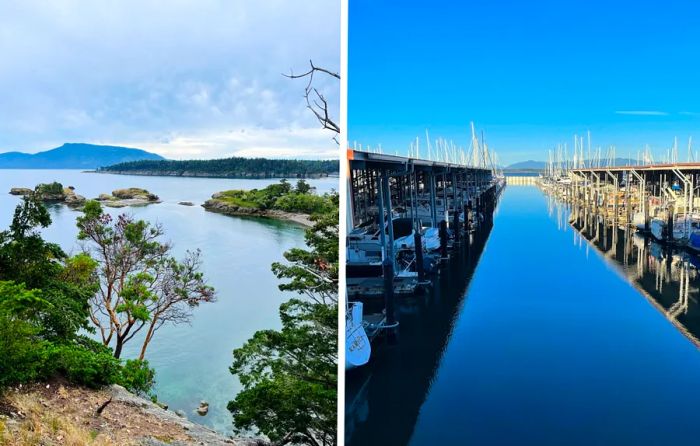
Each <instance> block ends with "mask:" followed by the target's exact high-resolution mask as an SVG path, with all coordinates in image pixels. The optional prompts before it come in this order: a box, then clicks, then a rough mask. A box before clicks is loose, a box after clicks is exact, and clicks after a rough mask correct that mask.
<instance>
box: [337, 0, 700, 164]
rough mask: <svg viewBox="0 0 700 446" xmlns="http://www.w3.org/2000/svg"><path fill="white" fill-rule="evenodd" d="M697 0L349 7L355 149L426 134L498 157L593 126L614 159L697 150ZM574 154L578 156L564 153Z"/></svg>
mask: <svg viewBox="0 0 700 446" xmlns="http://www.w3.org/2000/svg"><path fill="white" fill-rule="evenodd" d="M698 23H700V2H695V1H690V0H689V1H673V0H669V1H663V2H650V1H636V2H630V1H614V0H608V1H598V0H593V1H538V0H531V1H493V0H492V1H487V0H471V1H465V2H461V1H444V0H436V1H430V2H425V1H415V0H407V1H402V2H390V1H384V2H378V1H373V0H351V1H350V18H349V53H348V58H349V61H348V127H349V132H348V140H349V143H350V145H351V146H352V145H353V144H354V143H355V142H357V143H359V144H362V145H363V146H367V145H369V146H372V147H377V146H378V145H379V144H381V146H382V149H383V150H384V151H385V152H394V151H398V152H399V153H406V151H407V147H408V144H409V143H410V141H411V140H412V139H415V137H416V136H420V137H422V138H423V141H422V142H421V143H424V139H425V136H424V135H425V129H426V128H427V129H429V130H430V134H431V139H433V137H438V136H440V137H443V138H446V139H452V140H453V141H454V142H455V144H459V145H462V146H465V145H468V144H469V142H468V141H469V122H470V121H474V122H475V124H476V126H477V128H479V129H483V130H484V131H485V134H486V140H487V142H488V143H489V146H490V148H492V149H495V150H496V151H497V152H498V154H499V157H500V159H501V161H502V162H504V163H506V164H509V163H512V162H516V161H521V160H526V159H539V160H544V159H546V157H547V150H548V149H551V148H552V147H554V146H556V144H558V143H568V146H569V148H571V146H572V145H573V135H574V134H578V135H585V134H586V131H588V130H590V131H591V134H592V143H593V146H594V147H595V146H597V145H601V146H603V147H607V146H609V145H615V147H616V153H617V155H618V156H627V155H628V154H631V155H632V157H636V153H637V151H638V150H640V149H641V148H642V147H643V146H644V145H645V144H649V145H650V146H651V147H652V149H653V150H655V152H656V157H657V158H658V157H660V156H661V154H662V153H665V151H666V149H667V148H668V147H670V146H671V145H672V144H673V138H674V136H678V138H679V146H680V149H679V152H680V153H681V156H682V158H683V159H685V153H686V152H687V149H686V148H687V141H688V137H689V136H690V135H692V136H694V138H696V139H697V143H696V144H694V146H695V147H696V149H694V150H698V151H700V26H699V25H698ZM569 150H571V149H569Z"/></svg>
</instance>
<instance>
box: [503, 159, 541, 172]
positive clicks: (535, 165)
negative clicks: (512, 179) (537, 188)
mask: <svg viewBox="0 0 700 446" xmlns="http://www.w3.org/2000/svg"><path fill="white" fill-rule="evenodd" d="M546 164H547V163H545V162H544V161H534V160H527V161H520V162H519V163H515V164H511V165H510V166H507V167H506V169H507V170H521V169H535V170H543V169H544V167H545V165H546Z"/></svg>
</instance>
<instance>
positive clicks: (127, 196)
mask: <svg viewBox="0 0 700 446" xmlns="http://www.w3.org/2000/svg"><path fill="white" fill-rule="evenodd" d="M96 200H97V201H99V202H100V203H101V204H103V205H105V206H107V207H111V208H123V207H126V206H145V205H147V204H152V203H160V198H159V197H158V195H155V194H152V193H150V192H149V191H147V190H146V189H141V188H138V187H130V188H128V189H117V190H113V191H112V195H108V194H100V196H99V197H97V198H96Z"/></svg>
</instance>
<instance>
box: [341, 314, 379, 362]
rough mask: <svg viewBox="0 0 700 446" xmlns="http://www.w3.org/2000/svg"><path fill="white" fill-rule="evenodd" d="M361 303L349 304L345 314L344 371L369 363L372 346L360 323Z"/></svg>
mask: <svg viewBox="0 0 700 446" xmlns="http://www.w3.org/2000/svg"><path fill="white" fill-rule="evenodd" d="M362 308H363V306H362V302H349V303H348V304H347V307H346V312H345V370H351V369H354V368H357V367H362V366H363V365H365V364H367V363H368V362H369V358H370V355H371V354H372V345H371V344H370V342H369V338H368V337H367V332H366V331H365V327H364V323H363V321H362Z"/></svg>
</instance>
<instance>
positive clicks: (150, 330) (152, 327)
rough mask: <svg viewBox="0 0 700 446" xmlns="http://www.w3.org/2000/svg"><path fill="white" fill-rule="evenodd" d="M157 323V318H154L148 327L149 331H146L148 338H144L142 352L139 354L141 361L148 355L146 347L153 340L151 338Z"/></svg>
mask: <svg viewBox="0 0 700 446" xmlns="http://www.w3.org/2000/svg"><path fill="white" fill-rule="evenodd" d="M155 325H156V319H155V318H154V319H153V320H152V321H151V325H150V326H149V327H148V333H146V338H145V339H144V340H143V345H142V346H141V354H140V355H139V361H143V358H145V357H146V348H148V343H149V342H151V338H152V337H153V332H154V330H155Z"/></svg>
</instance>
